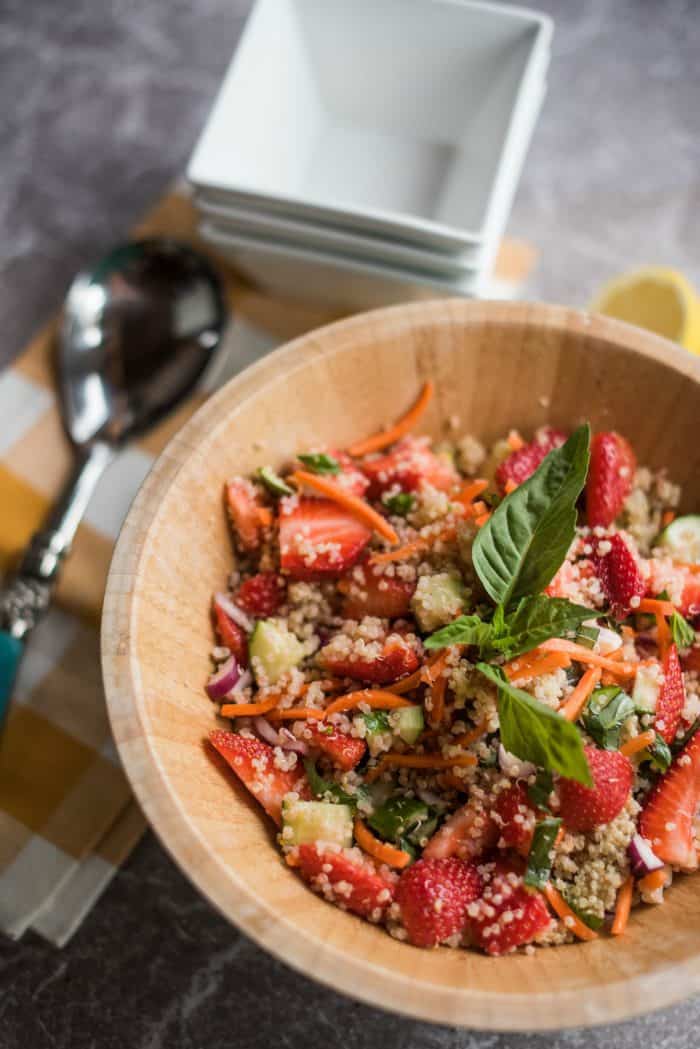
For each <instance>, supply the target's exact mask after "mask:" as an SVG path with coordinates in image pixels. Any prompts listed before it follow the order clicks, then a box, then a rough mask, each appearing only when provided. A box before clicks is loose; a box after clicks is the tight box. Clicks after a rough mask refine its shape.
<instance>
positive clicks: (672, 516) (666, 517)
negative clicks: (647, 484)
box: [661, 510, 676, 528]
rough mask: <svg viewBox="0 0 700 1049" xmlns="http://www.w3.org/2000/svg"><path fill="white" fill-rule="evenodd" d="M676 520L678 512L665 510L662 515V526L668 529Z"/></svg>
mask: <svg viewBox="0 0 700 1049" xmlns="http://www.w3.org/2000/svg"><path fill="white" fill-rule="evenodd" d="M675 520H676V511H675V510H664V512H663V513H662V515H661V524H662V526H663V527H664V528H666V526H667V525H670V524H671V521H675Z"/></svg>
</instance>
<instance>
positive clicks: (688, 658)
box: [683, 644, 700, 674]
mask: <svg viewBox="0 0 700 1049" xmlns="http://www.w3.org/2000/svg"><path fill="white" fill-rule="evenodd" d="M683 669H684V670H690V671H695V673H696V674H700V645H698V644H695V645H693V647H692V648H689V649H688V651H687V652H686V653H685V655H684V656H683Z"/></svg>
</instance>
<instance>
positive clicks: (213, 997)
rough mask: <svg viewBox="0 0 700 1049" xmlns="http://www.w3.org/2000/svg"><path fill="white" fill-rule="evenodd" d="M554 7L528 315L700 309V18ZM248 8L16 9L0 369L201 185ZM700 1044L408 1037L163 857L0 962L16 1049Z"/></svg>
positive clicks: (4, 1035)
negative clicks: (633, 276) (632, 272)
mask: <svg viewBox="0 0 700 1049" xmlns="http://www.w3.org/2000/svg"><path fill="white" fill-rule="evenodd" d="M350 2H352V0H348V3H350ZM538 6H540V7H544V8H546V9H547V10H548V11H550V12H551V13H552V14H553V15H554V16H555V18H556V20H557V30H556V35H555V42H554V48H553V56H552V66H551V71H550V78H549V82H550V92H549V98H548V100H547V102H546V104H545V108H544V111H543V114H542V118H541V122H540V125H539V128H538V130H537V133H536V135H535V140H534V142H533V146H532V149H531V152H530V156H529V158H528V162H527V165H526V169H525V174H524V177H523V181H522V185H521V188H520V191H519V194H518V198H517V201H516V205H515V208H514V212H513V216H512V220H511V223H510V227H509V229H510V232H511V233H512V234H513V235H518V236H524V237H527V238H528V239H530V240H532V241H533V242H534V243H535V244H537V245H538V247H539V248H540V249H541V252H542V258H541V262H540V268H539V271H538V274H537V276H536V279H535V281H534V283H533V288H532V291H533V293H534V294H535V295H537V296H538V297H541V298H544V299H549V300H554V301H560V302H566V303H571V304H576V305H579V304H584V303H585V302H586V301H587V300H588V298H589V296H590V294H591V293H592V291H593V290H594V289H595V287H596V286H597V285H598V284H600V282H601V281H602V280H604V279H605V278H606V277H608V276H610V275H611V274H613V273H615V272H618V271H619V270H621V269H624V268H626V267H629V266H632V265H636V264H639V263H644V262H659V263H665V264H669V265H673V266H677V267H679V268H680V269H683V270H684V271H685V272H686V273H687V274H688V276H690V277H691V279H693V280H694V281H695V283H696V284H697V285H698V286H700V255H699V254H698V234H699V233H700V223H699V222H698V213H699V212H700V174H699V172H700V105H699V101H700V62H699V61H698V58H699V56H700V4H699V3H697V2H694V0H675V2H672V0H587V2H585V3H575V2H573V0H539V3H538ZM397 7H400V0H397ZM247 8H248V2H247V0H197V3H193V2H192V0H0V97H1V98H2V100H3V101H2V106H1V107H0V111H1V115H0V142H1V143H2V151H1V155H2V158H3V165H2V189H3V192H2V194H0V231H1V234H2V235H1V236H0V274H1V279H0V317H2V326H3V337H2V340H0V362H1V361H5V360H8V359H10V358H11V356H12V354H13V353H15V352H16V351H17V349H18V348H19V347H20V346H21V345H22V343H23V342H25V341H26V340H27V338H28V337H29V336H30V335H31V333H32V331H33V330H34V329H35V327H36V326H37V324H39V323H40V322H41V321H42V320H43V319H44V318H45V317H46V316H47V315H48V314H49V313H50V312H51V310H53V309H54V308H55V307H56V306H57V305H58V304H59V302H60V300H61V297H62V295H63V291H64V289H65V287H66V285H67V283H68V281H69V280H70V276H71V274H72V272H73V271H74V270H75V269H77V268H78V267H79V266H80V265H82V264H83V263H85V262H87V261H89V260H90V259H91V258H93V257H94V256H95V255H96V254H98V253H99V252H100V251H101V250H102V249H103V248H104V247H105V246H106V245H108V244H109V243H110V241H111V240H113V239H114V238H116V237H119V236H121V235H122V234H123V232H124V230H125V229H126V228H127V227H128V226H129V224H130V223H131V222H132V221H133V220H134V219H136V218H137V217H138V216H139V215H140V214H141V213H142V211H143V210H144V209H145V208H146V207H147V206H148V205H149V204H151V203H152V202H154V201H155V200H156V199H157V197H158V196H159V194H160V193H161V192H162V191H163V189H164V187H165V186H166V185H167V183H168V182H169V181H170V180H171V179H172V178H173V177H175V176H176V175H177V174H178V173H180V172H181V171H182V169H183V167H184V164H185V162H186V159H187V157H188V154H189V152H190V150H191V148H192V145H193V143H194V140H195V138H196V135H197V132H198V130H199V128H200V126H201V124H202V121H203V119H204V117H205V114H206V111H207V108H208V106H209V104H210V102H211V99H212V96H213V93H214V91H215V88H216V85H217V83H218V81H219V79H220V77H221V74H222V72H223V70H224V68H225V66H226V63H227V61H228V58H229V56H230V54H231V52H232V50H233V48H234V46H235V43H236V40H237V38H238V35H239V33H240V29H241V24H242V19H243V16H244V14H245V11H246V10H247ZM699 1025H700V999H696V1000H694V1001H689V1002H687V1003H685V1004H683V1005H679V1006H677V1007H676V1008H674V1009H671V1010H667V1011H665V1012H663V1013H657V1014H654V1015H652V1016H649V1017H646V1018H643V1019H640V1020H638V1021H636V1022H634V1023H629V1024H625V1025H621V1026H617V1027H614V1028H602V1029H598V1030H596V1031H589V1032H582V1031H572V1032H566V1033H562V1034H559V1035H556V1034H553V1035H534V1034H532V1035H529V1034H522V1035H496V1034H479V1033H477V1032H466V1031H456V1030H453V1029H450V1028H447V1027H444V1028H443V1027H431V1026H428V1025H425V1024H420V1023H412V1022H410V1021H407V1020H402V1019H397V1018H395V1017H393V1016H389V1015H388V1014H384V1013H381V1012H379V1011H376V1010H374V1009H369V1008H367V1007H365V1006H362V1005H359V1004H357V1003H354V1002H352V1001H348V1000H346V999H344V998H341V997H338V996H336V995H333V994H329V992H328V991H325V990H322V989H320V988H319V987H317V986H316V985H315V984H313V983H311V982H309V981H308V980H306V979H305V978H304V977H302V976H300V975H298V974H296V973H292V972H291V971H289V970H288V969H286V968H285V967H284V966H282V965H280V964H279V963H277V962H275V961H273V960H271V959H270V958H269V957H268V956H267V955H265V954H263V953H262V952H261V951H259V950H258V949H257V948H256V947H254V946H253V945H252V944H251V943H250V942H249V941H248V940H246V939H244V938H243V937H241V936H239V935H238V934H237V933H236V932H235V930H234V929H232V928H231V927H230V926H229V925H228V924H226V923H225V922H224V921H223V920H222V919H221V918H220V917H219V916H218V915H217V914H216V913H215V912H214V911H213V910H212V909H211V907H209V905H208V904H207V903H205V902H204V901H203V900H202V899H201V898H200V897H199V896H198V894H197V893H196V892H195V891H194V889H192V887H191V886H190V885H189V883H188V882H187V881H186V879H185V878H184V877H183V876H182V874H180V872H179V871H178V870H177V868H175V866H174V865H173V864H172V863H171V861H170V860H169V858H168V857H167V855H166V854H165V853H164V851H163V850H162V849H161V848H160V846H159V845H158V843H157V842H156V840H155V839H154V837H153V836H152V835H149V836H148V837H147V838H146V839H145V840H144V841H143V843H142V844H141V845H140V846H139V848H138V849H137V850H136V852H135V853H134V855H133V856H132V857H131V859H130V860H129V862H128V863H127V864H126V866H125V867H124V869H123V870H122V871H121V872H120V873H119V874H118V876H117V877H116V878H115V880H114V882H113V884H112V886H111V887H110V889H109V890H108V892H107V894H106V895H105V897H104V898H103V899H102V901H101V902H100V904H99V906H98V907H97V908H96V910H95V911H94V912H93V914H92V915H91V916H90V917H89V918H88V920H87V921H86V922H85V924H84V926H83V927H82V929H81V930H80V932H79V933H78V934H77V935H76V937H75V938H74V940H73V941H72V942H71V943H70V945H69V946H68V947H67V948H66V949H65V950H63V951H56V950H54V949H53V948H51V947H48V946H46V945H45V944H44V943H42V942H41V941H40V940H39V939H37V938H35V937H33V936H28V937H26V938H25V939H24V941H23V942H21V943H20V944H10V943H8V942H6V941H0V1049H14V1047H20V1046H22V1047H23V1049H25V1047H32V1049H34V1047H37V1049H38V1047H43V1046H56V1047H59V1049H83V1047H96V1049H112V1047H114V1049H124V1047H127V1046H128V1047H129V1049H164V1047H166V1046H167V1047H168V1049H175V1047H178V1049H179V1047H196V1049H200V1047H204V1046H206V1047H207V1049H219V1047H223V1046H228V1045H231V1046H233V1045H235V1046H237V1047H238V1049H263V1047H267V1046H268V1045H273V1044H274V1045H277V1046H280V1047H293V1049H296V1047H301V1046H302V1045H304V1046H309V1047H311V1049H316V1047H319V1049H320V1047H321V1046H328V1045H331V1046H333V1045H339V1044H341V1043H342V1044H343V1045H344V1046H345V1047H346V1049H360V1047H371V1046H378V1045H381V1046H382V1047H383V1049H399V1047H401V1049H506V1047H509V1049H555V1047H556V1049H559V1047H561V1049H564V1047H567V1049H583V1047H586V1049H598V1047H602V1046H613V1045H614V1046H616V1047H618V1046H619V1047H620V1049H632V1047H636V1046H638V1045H639V1044H641V1043H653V1044H654V1045H655V1046H656V1047H657V1049H694V1047H695V1046H696V1045H697V1044H698V1037H697V1033H696V1032H697V1030H698V1026H699Z"/></svg>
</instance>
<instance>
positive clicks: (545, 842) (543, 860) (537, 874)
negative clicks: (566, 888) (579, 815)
mask: <svg viewBox="0 0 700 1049" xmlns="http://www.w3.org/2000/svg"><path fill="white" fill-rule="evenodd" d="M561 824H562V821H561V820H560V819H553V818H550V819H546V820H540V821H539V823H537V824H536V825H535V830H534V833H533V835H532V844H531V845H530V852H529V854H528V857H527V869H526V871H525V877H524V879H523V880H524V882H525V884H526V885H529V886H530V887H531V888H533V889H544V887H545V885H546V884H547V882H548V881H549V876H550V874H551V873H552V850H553V848H554V842H555V841H556V840H557V834H558V833H559V828H560V827H561Z"/></svg>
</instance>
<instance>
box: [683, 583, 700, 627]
mask: <svg viewBox="0 0 700 1049" xmlns="http://www.w3.org/2000/svg"><path fill="white" fill-rule="evenodd" d="M680 611H681V613H682V614H683V615H684V616H687V617H688V619H690V620H692V621H694V620H696V619H697V618H698V617H699V616H700V574H699V573H697V572H692V571H689V572H688V574H687V577H686V582H685V585H684V587H683V593H682V594H681V604H680Z"/></svg>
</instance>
